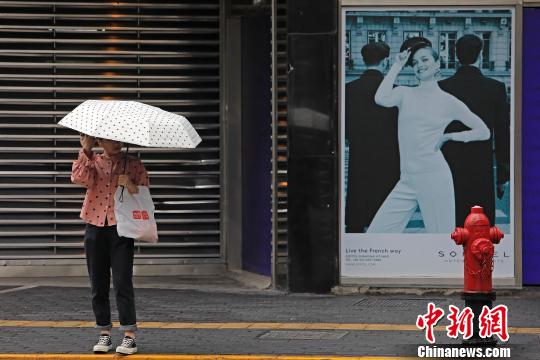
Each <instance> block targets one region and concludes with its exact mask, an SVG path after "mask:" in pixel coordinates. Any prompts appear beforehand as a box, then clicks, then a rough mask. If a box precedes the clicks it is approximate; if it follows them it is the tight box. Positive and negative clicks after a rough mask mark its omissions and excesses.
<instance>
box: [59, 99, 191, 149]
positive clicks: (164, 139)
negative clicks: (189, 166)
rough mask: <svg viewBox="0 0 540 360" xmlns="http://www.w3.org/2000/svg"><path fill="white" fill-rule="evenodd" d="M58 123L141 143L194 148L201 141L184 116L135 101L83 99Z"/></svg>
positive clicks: (91, 134)
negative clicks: (83, 100)
mask: <svg viewBox="0 0 540 360" xmlns="http://www.w3.org/2000/svg"><path fill="white" fill-rule="evenodd" d="M59 124H60V125H63V126H65V127H68V128H70V129H73V130H75V131H78V132H80V133H84V134H86V135H90V136H93V137H98V138H102V139H109V140H116V141H121V142H124V143H127V144H136V145H141V146H149V147H167V148H195V147H196V146H197V145H198V144H199V143H200V142H201V138H200V136H199V134H197V131H195V129H194V128H193V126H192V125H191V124H190V123H189V121H188V120H187V119H186V118H185V117H183V116H181V115H177V114H174V113H171V112H168V111H165V110H162V109H160V108H157V107H155V106H150V105H146V104H143V103H140V102H137V101H118V100H86V101H85V102H83V103H82V104H80V105H79V106H77V107H76V108H75V109H74V110H73V111H72V112H70V113H69V114H67V115H66V116H65V117H64V118H63V119H62V120H60V122H59Z"/></svg>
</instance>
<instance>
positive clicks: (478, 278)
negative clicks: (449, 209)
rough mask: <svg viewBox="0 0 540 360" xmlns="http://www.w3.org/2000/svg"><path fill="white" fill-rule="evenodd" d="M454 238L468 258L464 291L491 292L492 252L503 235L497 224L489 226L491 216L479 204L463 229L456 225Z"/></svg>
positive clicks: (466, 258) (468, 217) (472, 209)
mask: <svg viewBox="0 0 540 360" xmlns="http://www.w3.org/2000/svg"><path fill="white" fill-rule="evenodd" d="M451 236H452V239H454V241H455V242H456V244H457V245H463V256H464V257H465V266H464V267H465V274H464V275H465V284H464V289H463V292H464V293H490V292H492V290H493V288H492V280H491V279H492V276H491V275H492V273H493V255H494V253H495V246H493V244H498V243H499V242H500V241H501V239H502V238H503V237H504V234H503V233H502V232H501V230H499V228H497V227H496V226H493V227H490V224H489V219H488V218H487V216H486V215H485V214H484V209H482V208H481V207H480V206H473V207H472V208H471V213H470V214H469V216H467V218H466V219H465V227H464V228H456V230H454V232H453V233H452V235H451Z"/></svg>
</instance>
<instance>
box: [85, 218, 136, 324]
mask: <svg viewBox="0 0 540 360" xmlns="http://www.w3.org/2000/svg"><path fill="white" fill-rule="evenodd" d="M84 249H85V251H86V265H87V266H88V275H89V276H90V282H91V283H92V309H93V310H94V315H95V316H96V327H97V328H101V329H110V328H111V327H112V322H111V308H110V303H109V289H110V286H111V269H112V277H113V285H114V293H115V295H116V305H117V307H118V317H119V319H120V330H121V331H129V330H131V331H135V330H136V329H137V319H136V316H135V296H134V293H133V252H134V246H133V239H129V238H125V237H120V236H118V233H117V231H116V225H113V226H105V227H98V226H94V225H91V224H86V232H85V234H84Z"/></svg>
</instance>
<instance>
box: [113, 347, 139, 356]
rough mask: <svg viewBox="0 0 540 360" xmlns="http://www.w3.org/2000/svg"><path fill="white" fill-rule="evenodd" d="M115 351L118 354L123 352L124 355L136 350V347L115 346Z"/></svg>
mask: <svg viewBox="0 0 540 360" xmlns="http://www.w3.org/2000/svg"><path fill="white" fill-rule="evenodd" d="M116 352H117V353H119V354H124V355H133V354H135V353H136V352H137V348H136V347H134V348H125V347H121V346H119V347H117V348H116Z"/></svg>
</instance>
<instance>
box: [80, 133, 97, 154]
mask: <svg viewBox="0 0 540 360" xmlns="http://www.w3.org/2000/svg"><path fill="white" fill-rule="evenodd" d="M80 141H81V146H82V148H83V150H84V151H86V152H90V151H91V150H92V148H93V147H94V146H96V138H95V137H93V136H90V135H86V134H81V138H80Z"/></svg>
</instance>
